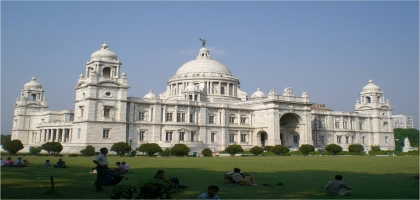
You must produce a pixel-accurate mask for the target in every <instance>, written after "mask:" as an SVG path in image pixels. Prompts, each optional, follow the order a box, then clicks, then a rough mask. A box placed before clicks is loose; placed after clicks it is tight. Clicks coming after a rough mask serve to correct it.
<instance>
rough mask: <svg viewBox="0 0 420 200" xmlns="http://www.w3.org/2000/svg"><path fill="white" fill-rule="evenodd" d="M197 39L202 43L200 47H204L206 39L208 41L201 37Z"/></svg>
mask: <svg viewBox="0 0 420 200" xmlns="http://www.w3.org/2000/svg"><path fill="white" fill-rule="evenodd" d="M198 39H200V41H201V43H203V44H202V45H201V46H202V47H206V41H208V40H206V39H201V38H198Z"/></svg>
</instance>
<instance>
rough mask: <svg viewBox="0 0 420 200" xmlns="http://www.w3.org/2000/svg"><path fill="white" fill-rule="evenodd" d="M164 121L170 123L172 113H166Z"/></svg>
mask: <svg viewBox="0 0 420 200" xmlns="http://www.w3.org/2000/svg"><path fill="white" fill-rule="evenodd" d="M166 121H167V122H171V121H172V113H166Z"/></svg>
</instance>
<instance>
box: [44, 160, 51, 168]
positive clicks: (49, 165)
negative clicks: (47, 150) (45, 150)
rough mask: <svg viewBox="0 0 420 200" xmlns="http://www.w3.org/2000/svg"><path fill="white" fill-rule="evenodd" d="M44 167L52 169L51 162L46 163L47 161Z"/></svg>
mask: <svg viewBox="0 0 420 200" xmlns="http://www.w3.org/2000/svg"><path fill="white" fill-rule="evenodd" d="M44 167H48V168H50V167H51V163H50V160H46V161H45V163H44Z"/></svg>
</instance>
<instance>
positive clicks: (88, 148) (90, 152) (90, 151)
mask: <svg viewBox="0 0 420 200" xmlns="http://www.w3.org/2000/svg"><path fill="white" fill-rule="evenodd" d="M80 153H81V154H83V155H84V156H94V155H95V147H93V146H92V145H87V146H86V148H85V149H82V150H81V151H80Z"/></svg>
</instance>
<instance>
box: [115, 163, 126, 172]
mask: <svg viewBox="0 0 420 200" xmlns="http://www.w3.org/2000/svg"><path fill="white" fill-rule="evenodd" d="M115 165H117V168H114V169H113V170H112V171H113V172H114V173H116V174H124V171H125V170H124V166H122V165H121V163H120V162H116V163H115Z"/></svg>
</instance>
